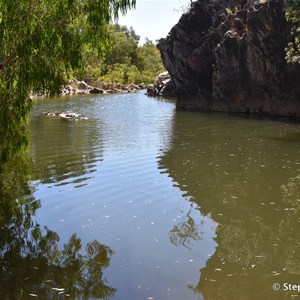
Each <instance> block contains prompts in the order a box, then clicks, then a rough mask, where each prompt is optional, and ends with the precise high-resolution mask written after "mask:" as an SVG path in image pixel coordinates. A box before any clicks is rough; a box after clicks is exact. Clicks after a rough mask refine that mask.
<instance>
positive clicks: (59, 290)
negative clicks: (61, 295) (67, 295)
mask: <svg viewBox="0 0 300 300" xmlns="http://www.w3.org/2000/svg"><path fill="white" fill-rule="evenodd" d="M52 290H53V291H56V292H63V291H64V290H65V289H64V288H52Z"/></svg>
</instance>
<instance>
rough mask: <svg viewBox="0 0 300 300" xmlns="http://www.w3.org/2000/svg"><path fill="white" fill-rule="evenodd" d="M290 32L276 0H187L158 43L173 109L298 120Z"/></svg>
mask: <svg viewBox="0 0 300 300" xmlns="http://www.w3.org/2000/svg"><path fill="white" fill-rule="evenodd" d="M290 29H291V28H290V24H288V23H287V21H286V18H285V6H284V3H283V1H281V0H269V1H268V0H261V1H253V0H249V1H237V0H232V1H229V2H228V1H225V0H220V1H216V0H207V1H202V0H198V1H195V2H193V3H192V4H191V8H190V10H189V11H188V12H187V13H186V14H184V15H183V16H182V17H181V19H180V20H179V22H178V24H176V25H175V26H174V27H173V28H172V30H171V31H170V33H169V35H168V36H167V38H165V39H161V40H160V41H159V44H158V48H159V50H160V52H161V56H162V60H163V63H164V65H165V67H166V69H167V70H168V72H169V74H170V75H171V77H172V80H173V83H174V86H175V91H176V96H177V98H178V101H177V106H178V107H182V108H198V109H200V110H203V111H232V112H249V113H251V112H254V113H268V114H273V115H285V116H299V117H300V85H299V84H298V82H299V78H300V65H299V64H294V65H291V64H287V62H286V60H285V47H286V46H287V44H288V42H289V41H290V40H291V35H290Z"/></svg>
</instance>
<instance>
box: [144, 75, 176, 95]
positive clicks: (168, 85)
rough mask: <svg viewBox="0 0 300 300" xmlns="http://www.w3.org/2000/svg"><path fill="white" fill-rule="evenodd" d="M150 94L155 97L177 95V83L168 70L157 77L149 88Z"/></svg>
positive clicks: (148, 92)
mask: <svg viewBox="0 0 300 300" xmlns="http://www.w3.org/2000/svg"><path fill="white" fill-rule="evenodd" d="M146 94H147V95H148V96H153V97H159V96H163V97H175V96H176V94H175V84H174V82H173V80H172V79H171V75H170V74H169V73H168V72H163V73H161V74H159V75H158V76H157V77H156V80H155V82H154V84H151V85H149V86H148V88H147V93H146Z"/></svg>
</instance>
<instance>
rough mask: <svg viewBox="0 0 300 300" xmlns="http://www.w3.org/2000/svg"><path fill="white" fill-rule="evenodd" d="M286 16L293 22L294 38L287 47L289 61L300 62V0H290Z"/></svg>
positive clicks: (292, 33)
mask: <svg viewBox="0 0 300 300" xmlns="http://www.w3.org/2000/svg"><path fill="white" fill-rule="evenodd" d="M286 18H287V20H288V21H289V22H290V23H291V24H292V28H291V37H292V40H291V41H290V42H289V43H288V45H287V47H286V60H287V62H288V63H300V0H289V1H288V7H287V9H286Z"/></svg>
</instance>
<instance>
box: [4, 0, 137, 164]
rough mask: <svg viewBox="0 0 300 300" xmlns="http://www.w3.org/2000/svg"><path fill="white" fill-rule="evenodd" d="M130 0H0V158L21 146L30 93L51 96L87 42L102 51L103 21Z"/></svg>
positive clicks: (78, 61) (75, 65) (78, 60)
mask: <svg viewBox="0 0 300 300" xmlns="http://www.w3.org/2000/svg"><path fill="white" fill-rule="evenodd" d="M135 2H136V1H135V0H59V1H57V0H15V1H6V0H0V41H1V47H0V125H1V126H0V136H1V140H0V160H1V161H4V160H6V159H7V157H8V156H9V155H10V154H11V153H12V152H14V151H16V150H17V149H20V148H21V147H22V146H23V145H24V144H26V135H25V132H26V126H25V124H26V115H27V112H28V111H29V109H30V107H31V101H30V100H29V94H30V93H31V92H33V93H42V94H47V95H55V94H57V93H58V92H59V90H60V88H61V86H62V85H63V84H64V81H65V79H66V74H67V73H68V72H70V71H71V70H72V69H76V68H78V67H80V66H81V63H82V49H83V47H84V45H86V44H89V45H91V47H93V48H95V49H97V51H98V53H101V52H103V51H104V49H105V48H106V47H107V45H108V41H109V38H108V34H107V31H106V25H107V24H109V23H110V22H111V21H112V19H113V18H117V17H118V15H119V14H120V13H125V12H126V10H127V9H130V8H133V7H134V6H135Z"/></svg>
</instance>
